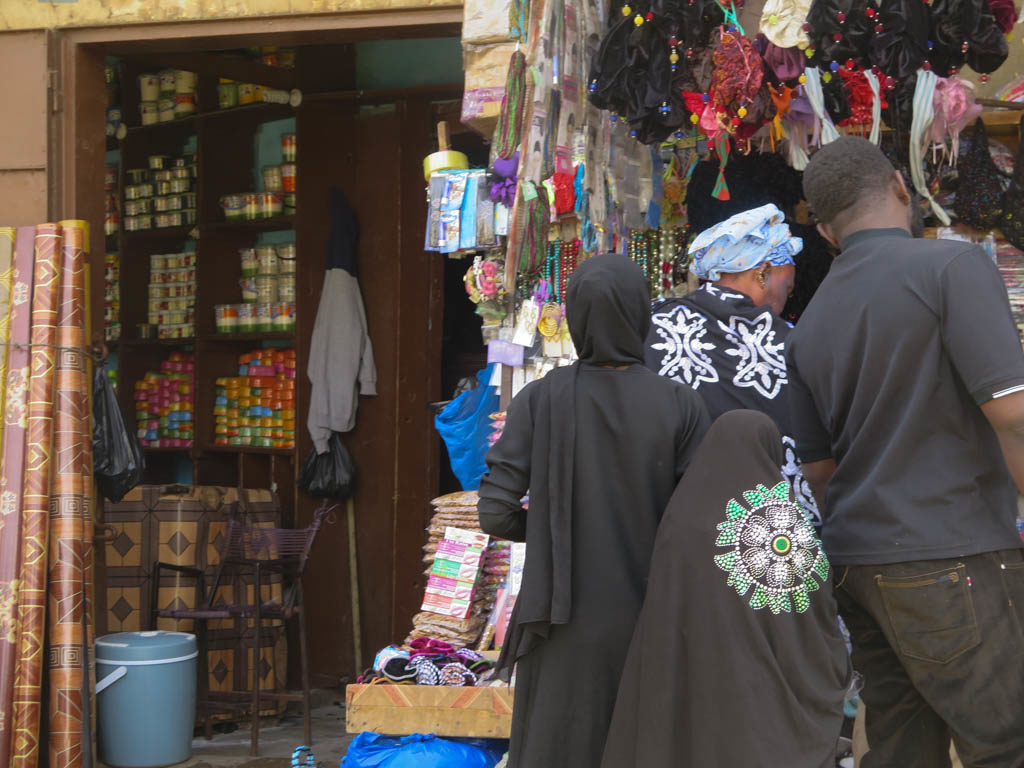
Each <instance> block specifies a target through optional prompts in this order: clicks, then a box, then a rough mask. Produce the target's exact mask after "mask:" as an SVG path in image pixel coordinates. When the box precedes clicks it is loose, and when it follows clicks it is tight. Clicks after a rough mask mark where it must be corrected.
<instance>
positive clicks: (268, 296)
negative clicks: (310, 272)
mask: <svg viewBox="0 0 1024 768" xmlns="http://www.w3.org/2000/svg"><path fill="white" fill-rule="evenodd" d="M239 257H240V261H241V273H242V279H241V280H239V283H238V284H239V287H240V288H241V293H242V303H241V304H217V305H216V306H215V307H214V312H215V313H216V315H215V320H216V327H217V331H218V332H220V333H238V332H240V333H269V332H271V331H292V330H294V329H295V244H294V243H282V244H279V245H258V246H256V247H255V248H243V249H241V250H240V251H239Z"/></svg>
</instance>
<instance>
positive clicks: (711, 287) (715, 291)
mask: <svg viewBox="0 0 1024 768" xmlns="http://www.w3.org/2000/svg"><path fill="white" fill-rule="evenodd" d="M700 289H701V290H702V291H704V292H705V293H707V294H708V295H709V296H714V297H715V298H717V299H718V300H719V301H730V300H735V299H745V298H747V297H746V296H745V295H744V294H742V293H733V292H732V291H727V290H725V289H724V288H719V287H718V286H717V285H715V284H714V283H704V285H702V286H701V288H700Z"/></svg>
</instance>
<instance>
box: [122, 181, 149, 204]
mask: <svg viewBox="0 0 1024 768" xmlns="http://www.w3.org/2000/svg"><path fill="white" fill-rule="evenodd" d="M152 196H153V185H152V184H134V185H131V186H128V187H125V188H124V199H125V200H141V199H143V198H146V197H152Z"/></svg>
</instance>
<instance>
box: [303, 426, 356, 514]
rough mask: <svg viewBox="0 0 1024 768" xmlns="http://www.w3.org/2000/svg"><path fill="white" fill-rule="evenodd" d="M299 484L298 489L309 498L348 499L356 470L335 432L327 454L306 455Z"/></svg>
mask: <svg viewBox="0 0 1024 768" xmlns="http://www.w3.org/2000/svg"><path fill="white" fill-rule="evenodd" d="M298 482H299V488H301V489H302V490H304V491H305V492H306V493H308V494H309V495H310V496H317V497H321V498H327V499H347V498H348V497H349V496H351V495H352V494H353V492H354V491H355V485H356V467H355V465H354V464H353V463H352V457H351V456H349V455H348V451H346V450H345V446H344V445H343V444H342V442H341V437H340V436H339V435H338V433H337V432H332V433H331V437H330V439H329V440H328V441H327V452H326V453H321V454H317V452H316V448H314V449H313V450H312V451H310V452H309V456H307V457H306V460H305V461H304V462H302V469H301V470H299V481H298Z"/></svg>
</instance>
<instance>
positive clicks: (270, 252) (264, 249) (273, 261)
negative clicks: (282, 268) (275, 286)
mask: <svg viewBox="0 0 1024 768" xmlns="http://www.w3.org/2000/svg"><path fill="white" fill-rule="evenodd" d="M256 266H257V269H256V271H257V272H258V273H259V274H261V275H276V274H277V248H276V247H275V246H273V245H257V246H256Z"/></svg>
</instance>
